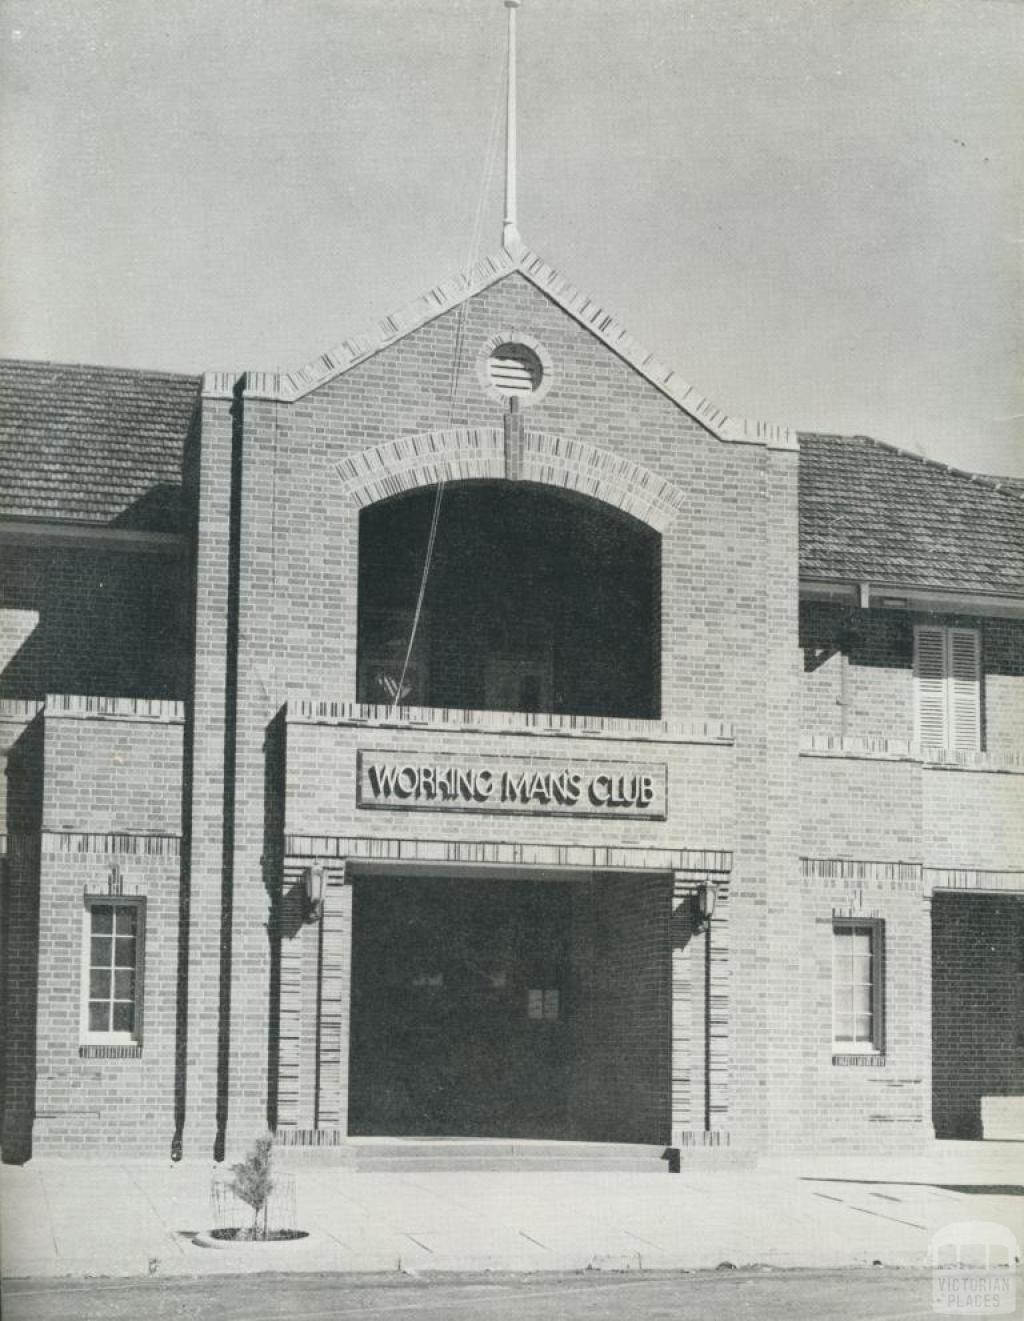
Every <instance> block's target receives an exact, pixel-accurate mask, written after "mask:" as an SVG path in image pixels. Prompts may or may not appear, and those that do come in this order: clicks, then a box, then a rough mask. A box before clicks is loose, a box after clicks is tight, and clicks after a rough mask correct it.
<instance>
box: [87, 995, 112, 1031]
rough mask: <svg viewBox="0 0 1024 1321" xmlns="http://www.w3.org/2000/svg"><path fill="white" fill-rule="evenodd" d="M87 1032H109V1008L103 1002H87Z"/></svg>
mask: <svg viewBox="0 0 1024 1321" xmlns="http://www.w3.org/2000/svg"><path fill="white" fill-rule="evenodd" d="M89 1031H90V1032H109V1031H110V1006H109V1005H108V1004H107V1002H106V1001H105V1000H101V1001H99V1002H93V1001H90V1002H89Z"/></svg>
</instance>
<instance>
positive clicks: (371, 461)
mask: <svg viewBox="0 0 1024 1321" xmlns="http://www.w3.org/2000/svg"><path fill="white" fill-rule="evenodd" d="M338 475H339V476H340V477H341V480H342V485H343V488H344V491H345V493H346V495H348V496H349V497H350V498H351V499H352V500H353V501H354V502H355V503H356V504H357V505H358V506H359V507H360V508H361V509H362V508H365V507H366V506H367V505H372V504H375V503H376V502H377V501H378V500H388V499H390V498H391V497H392V496H396V495H401V494H402V492H403V491H412V490H415V489H416V488H417V487H420V486H435V485H436V484H437V483H438V482H442V481H444V482H460V481H462V482H464V481H471V480H474V479H481V478H491V479H499V478H502V477H504V476H505V475H506V461H505V436H504V432H503V431H502V430H501V428H499V427H452V428H450V429H448V430H445V431H429V432H426V433H425V434H423V435H419V436H405V437H403V438H402V439H400V440H392V441H388V442H387V443H386V444H384V445H377V446H376V447H375V448H373V449H368V450H363V451H362V452H361V453H360V454H355V455H353V456H352V457H351V458H348V459H344V460H342V462H341V463H339V464H338Z"/></svg>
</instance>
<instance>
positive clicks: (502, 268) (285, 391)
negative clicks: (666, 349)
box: [203, 249, 797, 451]
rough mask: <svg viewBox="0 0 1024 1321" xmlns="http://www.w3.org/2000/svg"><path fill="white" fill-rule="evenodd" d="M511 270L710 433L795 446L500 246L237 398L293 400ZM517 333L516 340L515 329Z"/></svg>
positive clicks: (221, 384)
mask: <svg viewBox="0 0 1024 1321" xmlns="http://www.w3.org/2000/svg"><path fill="white" fill-rule="evenodd" d="M513 273H518V274H519V275H521V276H522V277H523V278H524V279H526V280H528V281H529V282H530V284H532V285H533V286H534V287H535V288H536V289H539V290H540V291H541V292H542V293H543V294H544V296H545V297H546V298H549V299H550V300H551V301H552V302H553V303H555V304H556V305H557V306H558V307H560V308H561V309H562V310H563V311H564V312H566V313H567V314H568V315H569V316H571V317H572V318H573V320H575V321H576V322H578V323H579V324H580V325H581V326H583V327H584V328H585V329H586V330H588V331H589V332H590V333H591V334H592V335H594V336H595V337H596V338H597V339H599V340H601V342H602V343H603V344H605V345H606V346H607V347H608V348H609V349H611V351H612V352H613V353H615V354H617V355H618V357H620V358H621V359H622V360H623V361H624V362H627V363H629V365H630V366H631V367H632V368H633V369H634V371H636V372H638V373H639V374H640V375H641V376H642V377H643V378H644V379H645V380H647V381H649V382H650V384H651V385H653V386H654V388H655V389H656V390H659V391H661V393H662V394H664V395H665V396H667V398H669V399H671V400H672V401H673V402H674V403H675V404H677V405H678V406H679V407H680V408H681V409H682V410H683V411H684V412H685V413H687V414H688V415H689V416H690V417H692V418H693V419H694V420H695V421H697V422H699V423H700V424H701V426H703V427H704V428H706V430H707V431H708V432H709V433H710V434H711V435H713V436H717V437H718V438H719V439H720V440H723V441H727V442H730V443H732V444H737V445H763V446H766V447H768V448H771V449H786V450H794V451H795V450H796V449H797V436H796V433H795V432H794V431H791V430H790V429H789V428H788V427H783V426H778V425H776V424H775V423H771V422H759V421H753V420H750V419H747V418H740V417H731V416H729V414H728V413H726V412H725V411H724V409H721V408H719V407H718V406H717V405H716V404H713V403H712V402H711V400H710V399H707V398H705V396H704V395H702V394H701V393H700V392H699V391H697V390H695V389H694V388H693V386H692V385H688V384H687V383H686V382H685V381H684V380H682V379H681V378H680V377H679V375H678V373H677V372H675V371H673V370H672V369H671V368H670V367H666V366H665V364H664V363H662V362H659V361H658V359H657V358H656V357H655V356H654V354H652V353H649V352H648V351H647V350H646V349H645V348H644V347H643V345H641V344H639V343H638V342H637V341H636V340H635V339H634V338H633V336H632V335H631V334H630V333H629V332H628V331H627V330H626V328H625V326H623V325H622V323H621V322H620V321H618V320H617V318H616V317H614V316H612V314H611V313H610V312H607V311H605V309H604V308H603V307H601V306H600V305H599V304H597V303H595V302H594V300H593V299H592V298H589V297H588V296H587V295H586V294H584V293H582V292H581V291H580V290H579V289H577V288H575V287H574V286H573V285H572V284H571V283H570V282H569V281H568V280H567V279H566V278H565V277H564V276H562V275H560V274H559V273H558V271H556V270H555V269H554V268H553V267H552V266H549V265H548V263H547V262H545V261H544V260H543V259H542V258H541V257H538V256H537V254H536V253H535V252H530V251H529V250H526V249H524V250H523V251H522V252H520V253H517V254H516V255H512V254H511V253H509V252H505V251H503V252H499V253H495V254H494V255H492V256H490V257H485V258H483V259H482V260H481V261H479V262H477V263H476V264H475V265H474V266H472V267H471V268H470V269H469V270H468V271H467V272H466V273H465V274H464V275H457V276H455V277H454V278H453V279H450V280H446V281H445V282H444V283H442V284H439V285H436V286H435V287H434V288H433V289H431V290H430V291H429V292H428V293H426V294H424V295H423V296H422V297H420V298H417V299H416V300H415V302H412V303H409V304H408V305H407V306H406V307H404V308H402V309H400V310H399V311H397V312H393V313H392V314H391V315H390V316H388V317H385V318H384V320H383V321H379V322H378V323H377V325H376V326H374V327H373V328H372V329H371V330H369V331H367V332H366V333H365V334H362V335H356V336H353V337H352V338H351V339H347V340H345V342H344V343H343V344H340V345H338V346H337V348H334V349H332V350H331V351H330V352H328V353H322V354H320V356H319V357H318V358H315V359H314V360H313V361H312V362H309V363H307V364H306V365H305V366H304V367H300V368H298V370H296V371H292V372H249V373H247V374H246V376H245V377H244V378H243V382H242V384H243V389H244V392H245V395H246V396H247V397H248V398H256V399H272V400H276V401H279V402H282V403H294V402H295V401H296V400H298V399H301V398H302V397H303V396H304V395H307V394H309V393H310V392H311V391H312V390H316V389H317V388H318V387H319V386H321V385H325V384H326V383H327V382H328V381H332V380H334V379H335V377H337V376H340V375H341V374H342V373H343V372H346V371H348V370H349V369H350V368H352V367H355V366H356V365H357V364H358V363H360V362H363V361H364V360H365V359H366V358H369V357H371V356H372V355H373V354H375V353H379V352H380V350H381V349H382V348H385V347H386V346H387V345H388V344H393V343H395V341H396V340H399V339H401V338H402V337H403V336H405V335H408V334H410V333H411V332H412V331H414V330H418V329H419V328H420V326H425V325H426V324H427V323H428V322H430V321H433V320H434V318H435V317H438V316H441V315H443V314H444V313H445V312H450V311H452V310H453V309H454V308H456V307H458V306H459V305H460V304H462V303H464V302H465V301H466V300H467V299H469V298H472V297H473V296H474V295H476V294H478V293H481V292H482V291H483V290H484V289H487V288H489V287H490V286H491V285H493V284H496V283H497V282H498V281H499V280H503V279H505V277H506V276H508V275H512V274H513ZM519 338H520V339H521V338H523V336H522V333H521V332H519ZM235 387H236V382H235V380H234V378H233V377H232V376H230V375H229V374H228V373H223V372H208V373H207V374H206V376H205V377H204V378H203V394H204V396H206V397H217V398H230V396H231V392H232V391H233V389H234V388H235Z"/></svg>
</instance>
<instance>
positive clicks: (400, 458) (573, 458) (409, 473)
mask: <svg viewBox="0 0 1024 1321" xmlns="http://www.w3.org/2000/svg"><path fill="white" fill-rule="evenodd" d="M516 421H517V423H518V419H516ZM514 430H515V431H517V432H518V431H519V428H518V425H517V426H516V427H515V428H514ZM520 437H521V443H515V444H512V443H511V442H510V441H509V438H508V437H507V436H506V434H505V431H504V429H499V428H498V427H453V428H451V429H449V430H446V431H429V432H426V433H424V434H423V435H418V436H405V437H403V438H401V439H400V440H392V441H388V442H387V443H386V444H384V445H377V446H375V447H374V448H373V449H368V450H363V451H362V452H361V453H360V454H356V455H353V456H352V457H351V458H347V459H344V460H342V462H341V463H339V464H338V469H337V470H338V475H339V476H340V477H341V480H342V483H343V486H344V490H345V493H346V494H347V495H348V496H349V497H350V498H351V499H352V500H353V501H354V502H355V503H356V504H357V505H358V506H359V507H360V508H365V507H366V506H367V505H372V504H374V503H376V501H378V500H388V499H390V498H391V497H392V496H396V495H400V494H401V493H402V492H403V491H411V490H414V489H415V488H416V487H420V486H434V485H436V484H437V483H438V482H440V481H445V482H458V481H470V480H473V479H479V478H485V477H489V478H492V479H495V478H505V479H508V480H509V481H520V480H522V481H527V482H537V483H539V484H541V485H543V486H556V487H558V488H559V489H560V490H568V491H577V492H578V493H579V494H581V495H587V496H590V497H591V498H592V499H594V500H600V501H602V502H603V503H604V504H608V505H612V506H614V508H616V509H621V510H622V511H623V512H624V513H627V514H631V515H632V516H633V517H634V518H637V519H639V520H640V521H641V522H642V523H646V524H647V525H648V526H649V527H652V528H654V529H655V531H657V532H664V531H665V529H666V528H667V527H668V526H669V524H670V523H671V522H672V520H673V519H674V518H676V516H677V515H678V514H679V513H680V512H681V510H682V509H683V507H684V505H685V503H686V497H685V495H684V494H683V492H682V491H680V490H679V489H678V487H676V486H673V484H672V483H671V482H668V481H666V480H665V479H664V478H663V477H658V476H657V474H656V473H653V472H651V471H650V469H649V468H642V467H641V466H640V465H639V464H636V463H632V462H630V460H628V459H623V458H621V457H620V456H619V455H617V454H613V453H612V452H611V451H610V450H603V449H599V448H598V447H597V446H596V445H589V444H587V443H586V442H585V441H582V440H572V439H569V438H567V437H564V436H555V435H549V434H548V433H547V432H544V431H526V432H525V433H520Z"/></svg>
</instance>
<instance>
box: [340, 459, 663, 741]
mask: <svg viewBox="0 0 1024 1321" xmlns="http://www.w3.org/2000/svg"><path fill="white" fill-rule="evenodd" d="M435 495H436V488H433V487H429V488H424V489H421V490H417V491H414V492H411V493H409V494H407V495H403V496H399V497H397V498H396V499H394V500H390V501H387V502H384V503H381V504H376V505H373V506H371V507H370V508H368V509H365V510H363V512H362V514H361V516H360V537H359V682H358V698H359V700H360V701H363V702H379V703H390V702H392V701H393V700H395V697H396V696H397V697H398V700H399V701H400V702H401V703H402V704H403V705H425V706H448V707H465V708H476V709H483V710H498V711H551V712H565V713H574V714H578V715H603V716H630V717H641V718H654V717H657V716H658V714H659V693H658V656H659V651H660V639H659V635H658V621H659V616H660V582H659V579H660V538H659V537H658V535H657V533H655V532H654V531H652V530H651V529H650V528H648V527H647V526H646V525H645V524H642V523H639V522H638V521H636V520H635V519H632V518H630V517H628V516H626V515H624V514H621V513H619V512H618V511H616V510H614V509H612V508H610V507H609V506H607V505H604V504H601V503H598V502H597V501H593V500H588V499H585V498H583V497H580V496H577V495H572V494H568V493H563V492H559V491H554V490H551V489H550V488H548V487H542V486H533V485H528V484H525V483H524V484H515V485H512V484H506V483H493V484H492V483H484V482H468V483H463V484H460V485H455V486H451V487H448V488H447V489H446V490H445V492H444V495H443V500H442V504H441V512H440V520H439V524H438V530H437V536H436V541H435V546H434V553H433V558H432V561H431V568H430V574H429V578H428V584H427V591H426V595H425V598H424V606H423V611H422V614H421V618H420V623H419V627H418V629H417V634H416V642H415V646H414V648H413V651H412V655H411V657H410V660H409V664H408V666H407V669H406V675H405V681H404V685H403V691H402V692H401V694H398V692H397V686H398V682H399V679H400V676H401V671H402V664H403V659H404V657H405V654H406V648H407V646H408V641H409V633H410V629H411V626H412V619H413V615H414V611H415V605H416V599H417V594H418V591H419V585H420V577H421V573H422V569H423V561H424V556H425V554H426V547H427V543H428V539H429V531H430V524H431V515H432V512H433V508H434V501H435Z"/></svg>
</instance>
